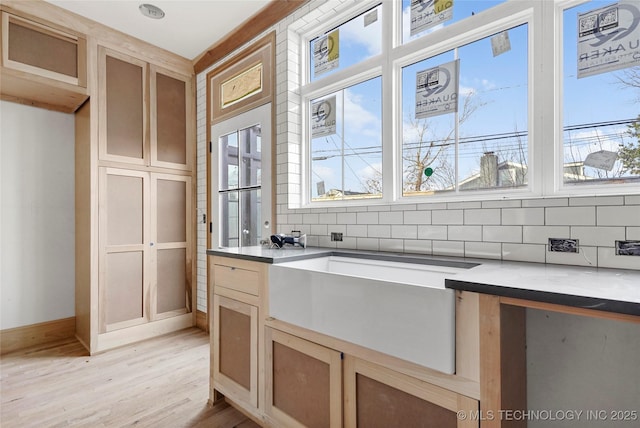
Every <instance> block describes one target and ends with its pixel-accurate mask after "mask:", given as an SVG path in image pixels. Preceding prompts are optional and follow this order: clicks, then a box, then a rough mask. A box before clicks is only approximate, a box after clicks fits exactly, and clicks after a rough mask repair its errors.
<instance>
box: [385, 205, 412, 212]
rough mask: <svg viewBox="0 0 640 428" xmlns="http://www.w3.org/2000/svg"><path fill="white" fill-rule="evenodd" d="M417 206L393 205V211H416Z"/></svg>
mask: <svg viewBox="0 0 640 428" xmlns="http://www.w3.org/2000/svg"><path fill="white" fill-rule="evenodd" d="M415 210H416V205H415V204H403V205H391V211H415Z"/></svg>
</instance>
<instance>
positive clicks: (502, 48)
mask: <svg viewBox="0 0 640 428" xmlns="http://www.w3.org/2000/svg"><path fill="white" fill-rule="evenodd" d="M491 50H492V51H493V56H494V57H496V56H498V55H500V54H503V53H505V52H509V51H510V50H511V42H510V41H509V32H507V31H503V32H502V33H498V34H496V35H495V36H493V37H492V38H491Z"/></svg>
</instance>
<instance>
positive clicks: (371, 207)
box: [367, 205, 391, 212]
mask: <svg viewBox="0 0 640 428" xmlns="http://www.w3.org/2000/svg"><path fill="white" fill-rule="evenodd" d="M367 211H378V212H379V211H391V207H390V206H389V205H369V206H368V207H367Z"/></svg>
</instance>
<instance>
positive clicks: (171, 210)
mask: <svg viewBox="0 0 640 428" xmlns="http://www.w3.org/2000/svg"><path fill="white" fill-rule="evenodd" d="M187 191H188V189H187V183H186V182H185V181H176V180H167V179H158V180H157V216H158V217H157V218H158V222H157V231H158V237H157V242H158V243H168V242H186V241H187V215H186V211H187Z"/></svg>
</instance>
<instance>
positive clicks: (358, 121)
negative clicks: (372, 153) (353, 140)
mask: <svg viewBox="0 0 640 428" xmlns="http://www.w3.org/2000/svg"><path fill="white" fill-rule="evenodd" d="M344 93H345V96H344V123H346V124H348V126H349V129H350V130H351V131H352V132H357V133H360V134H362V135H367V136H371V137H377V138H380V127H381V120H382V119H381V117H380V116H378V115H376V114H374V113H372V112H370V111H369V110H367V109H366V108H365V105H366V100H364V99H363V97H362V96H361V95H358V94H355V93H354V92H353V91H351V90H349V89H346V90H345V91H344ZM380 114H381V113H380Z"/></svg>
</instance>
